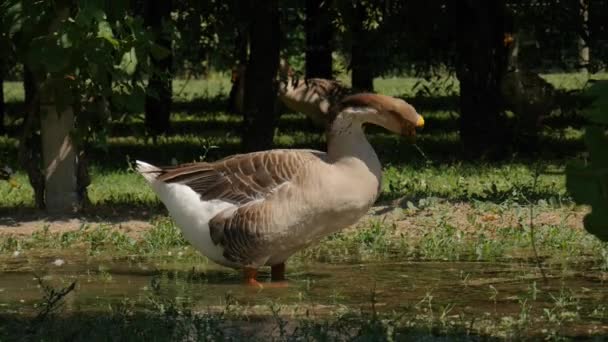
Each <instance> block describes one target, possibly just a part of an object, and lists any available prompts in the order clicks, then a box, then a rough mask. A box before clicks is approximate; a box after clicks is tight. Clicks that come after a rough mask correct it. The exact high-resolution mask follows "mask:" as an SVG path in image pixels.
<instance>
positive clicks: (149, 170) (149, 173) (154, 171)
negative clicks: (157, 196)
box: [136, 160, 162, 183]
mask: <svg viewBox="0 0 608 342" xmlns="http://www.w3.org/2000/svg"><path fill="white" fill-rule="evenodd" d="M136 164H137V167H136V170H137V172H139V173H140V174H141V175H142V176H144V178H145V179H146V180H147V181H148V182H149V183H152V182H154V181H155V180H156V177H158V175H160V173H161V172H162V170H161V169H160V168H158V167H156V166H154V165H152V164H148V163H146V162H143V161H141V160H138V161H136Z"/></svg>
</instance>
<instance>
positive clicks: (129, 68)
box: [117, 47, 137, 76]
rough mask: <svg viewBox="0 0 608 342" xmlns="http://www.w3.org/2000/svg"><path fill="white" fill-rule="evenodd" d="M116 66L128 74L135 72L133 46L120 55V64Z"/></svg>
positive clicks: (135, 62) (135, 63)
mask: <svg viewBox="0 0 608 342" xmlns="http://www.w3.org/2000/svg"><path fill="white" fill-rule="evenodd" d="M117 68H118V69H119V70H121V71H123V72H125V73H126V74H127V75H129V76H131V75H133V73H135V69H136V68H137V54H136V53H135V48H134V47H132V48H131V50H129V51H127V52H125V53H124V54H123V55H122V58H121V60H120V64H119V65H118V66H117Z"/></svg>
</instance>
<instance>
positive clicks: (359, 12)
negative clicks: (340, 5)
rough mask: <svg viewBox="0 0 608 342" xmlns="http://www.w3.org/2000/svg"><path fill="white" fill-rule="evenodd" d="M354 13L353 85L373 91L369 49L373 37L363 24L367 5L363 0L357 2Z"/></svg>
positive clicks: (362, 89) (357, 88) (355, 87)
mask: <svg viewBox="0 0 608 342" xmlns="http://www.w3.org/2000/svg"><path fill="white" fill-rule="evenodd" d="M353 15H354V18H353V19H354V20H353V25H352V45H351V61H350V67H351V83H352V87H353V89H356V90H357V91H373V90H374V74H373V71H372V58H371V54H370V49H369V45H370V44H369V41H370V40H371V39H372V37H371V33H370V32H369V31H367V30H366V29H365V27H364V26H363V22H364V20H365V17H366V13H365V6H364V5H363V4H362V3H361V2H356V3H355V8H354V12H353Z"/></svg>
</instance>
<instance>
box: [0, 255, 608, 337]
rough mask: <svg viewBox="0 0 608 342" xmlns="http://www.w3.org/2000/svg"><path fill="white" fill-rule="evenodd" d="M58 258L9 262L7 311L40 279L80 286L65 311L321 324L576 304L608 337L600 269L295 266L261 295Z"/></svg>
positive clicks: (2, 303) (210, 275)
mask: <svg viewBox="0 0 608 342" xmlns="http://www.w3.org/2000/svg"><path fill="white" fill-rule="evenodd" d="M57 259H58V258H57V256H49V255H46V256H45V255H27V256H23V255H21V256H17V257H8V258H4V259H3V260H2V266H0V314H5V315H11V316H13V315H16V316H33V315H35V314H36V312H37V310H38V309H37V308H36V304H38V303H40V302H41V299H42V291H41V289H40V286H39V284H38V280H37V279H36V276H40V277H42V279H43V281H44V283H45V284H48V285H51V286H53V287H55V288H61V287H65V286H67V285H69V284H70V283H71V282H72V281H76V282H77V286H76V290H75V291H73V292H72V293H70V294H69V295H67V296H66V298H65V300H64V305H63V307H62V310H63V311H62V314H70V313H73V314H78V313H82V312H90V313H103V312H109V311H111V310H112V307H114V308H116V307H117V306H119V305H120V304H121V303H124V301H125V300H127V299H128V300H129V301H130V303H133V304H134V305H133V307H134V308H135V310H139V309H142V310H143V309H144V308H148V309H149V308H150V301H151V299H153V300H155V301H158V300H164V299H166V300H170V301H174V302H177V303H179V302H184V303H188V304H189V305H190V306H191V307H193V308H195V309H196V310H198V311H200V312H205V311H209V312H212V311H215V312H217V311H221V310H222V309H223V308H225V307H226V304H227V301H228V300H230V301H231V302H236V303H238V304H239V305H240V306H241V307H248V308H254V309H255V308H262V307H263V308H268V306H269V305H270V304H271V303H274V304H279V305H281V306H282V307H283V308H292V310H291V311H289V310H287V311H289V312H290V313H289V314H290V315H292V316H293V315H298V314H300V315H301V314H304V312H303V311H302V310H301V311H299V313H298V310H297V309H298V308H303V307H304V308H306V309H307V310H310V309H311V308H312V310H314V314H315V317H318V318H322V317H324V316H329V315H330V314H332V313H335V312H336V311H338V310H341V309H343V308H348V309H354V310H367V311H369V310H371V309H372V305H373V307H374V310H376V311H378V312H406V313H410V314H411V313H413V314H414V315H415V314H416V312H418V313H420V312H425V314H429V312H430V314H431V315H437V316H438V315H442V314H449V315H450V317H456V316H457V315H460V314H466V315H467V317H469V318H471V317H481V318H483V317H486V318H487V317H498V321H500V318H501V317H507V316H510V317H517V316H518V315H520V314H521V312H522V303H524V302H525V303H528V304H529V305H528V308H530V312H529V314H530V315H532V316H534V315H543V314H547V313H546V312H544V309H547V310H554V309H555V307H556V306H559V305H561V306H562V307H565V306H571V308H570V309H571V310H573V311H575V312H576V315H577V317H578V320H577V321H576V322H571V323H570V325H569V327H568V329H570V330H571V331H572V332H573V333H574V334H575V335H576V334H587V333H589V332H592V331H594V332H596V333H597V332H600V333H602V334H604V333H606V334H608V319H607V317H605V316H603V317H599V318H598V317H595V318H593V319H590V318H588V317H587V316H589V315H591V313H592V311H593V310H596V309H597V308H598V307H602V305H608V286H606V285H607V284H606V281H608V277H607V274H606V273H605V272H602V271H601V270H599V269H596V268H594V266H593V264H592V263H590V264H588V265H587V264H580V265H578V266H576V267H568V268H562V267H555V268H548V269H546V270H545V272H546V274H547V280H546V281H544V280H543V278H542V276H541V274H540V272H539V271H538V269H537V268H536V267H535V265H534V264H532V263H528V262H509V263H488V262H382V263H366V264H347V263H341V264H326V263H310V264H294V265H289V264H288V272H287V276H288V278H289V284H288V287H286V288H269V287H268V286H267V287H265V288H263V289H259V288H252V287H248V286H245V285H243V284H241V279H240V274H239V273H238V272H237V271H234V270H231V269H226V268H222V267H220V266H217V265H214V264H211V263H205V262H196V261H194V262H193V261H192V260H191V261H187V260H179V259H176V258H154V259H145V258H139V257H136V258H119V259H101V258H88V257H86V256H82V255H65V256H62V257H60V259H61V260H63V261H64V263H63V264H62V265H60V266H58V265H56V264H55V261H56V260H57ZM268 278H269V274H268V272H267V270H266V271H262V272H261V274H260V275H259V280H260V281H261V282H262V283H265V282H267V281H268ZM564 303H565V304H564ZM421 308H422V309H421ZM427 308H428V310H427ZM448 309H449V310H448ZM570 309H569V310H570ZM252 310H253V309H252ZM446 310H447V311H446ZM287 311H285V310H284V311H283V313H285V312H287ZM433 311H434V312H435V313H433ZM596 311H597V310H596ZM560 312H561V311H560ZM541 325H542V324H541ZM538 328H539V329H542V326H540V327H538Z"/></svg>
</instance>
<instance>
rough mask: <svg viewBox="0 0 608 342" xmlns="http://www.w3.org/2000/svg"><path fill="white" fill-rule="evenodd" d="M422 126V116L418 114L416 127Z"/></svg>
mask: <svg viewBox="0 0 608 342" xmlns="http://www.w3.org/2000/svg"><path fill="white" fill-rule="evenodd" d="M423 127H424V118H423V117H422V115H420V114H418V121H416V128H423Z"/></svg>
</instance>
